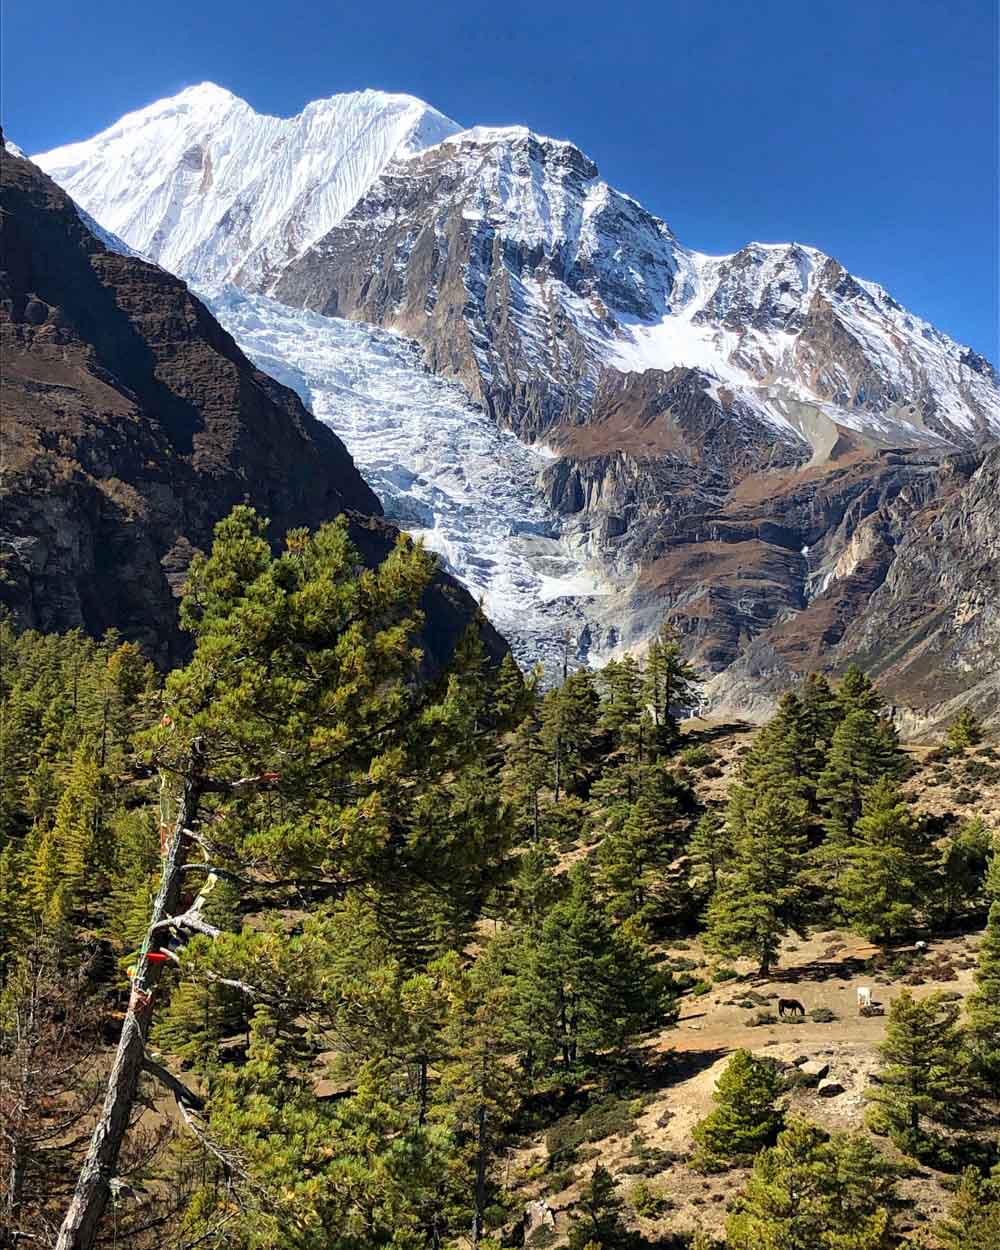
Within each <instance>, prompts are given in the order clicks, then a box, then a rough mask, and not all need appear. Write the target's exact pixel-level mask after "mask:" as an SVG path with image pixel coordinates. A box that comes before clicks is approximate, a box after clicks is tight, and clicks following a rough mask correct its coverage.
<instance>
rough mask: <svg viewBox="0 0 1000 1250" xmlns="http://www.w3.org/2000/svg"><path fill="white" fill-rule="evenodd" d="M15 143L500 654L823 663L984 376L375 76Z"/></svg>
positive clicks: (557, 144)
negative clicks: (228, 358) (221, 330)
mask: <svg viewBox="0 0 1000 1250" xmlns="http://www.w3.org/2000/svg"><path fill="white" fill-rule="evenodd" d="M35 159H36V160H37V162H38V163H39V164H40V165H41V166H42V167H43V168H44V169H46V170H48V171H49V172H51V173H52V175H53V176H54V177H55V178H56V180H57V181H59V182H61V183H62V185H63V186H65V187H66V188H67V190H69V191H70V193H71V194H72V195H73V196H74V198H75V199H76V200H77V202H78V203H79V205H80V206H81V207H82V209H83V210H84V211H85V212H86V213H88V214H90V215H91V216H92V218H94V219H95V220H96V221H97V222H100V223H101V225H102V226H103V227H105V228H107V229H109V230H113V231H114V232H115V233H116V234H117V235H120V236H121V238H122V239H124V241H125V242H126V243H127V244H128V245H129V246H131V247H133V248H135V249H137V250H138V251H139V252H141V253H143V254H145V255H147V256H150V257H152V258H153V259H154V260H156V261H158V263H159V264H161V265H163V266H165V267H167V268H170V269H173V270H175V271H176V272H179V273H181V274H183V275H184V276H186V277H187V278H188V279H189V280H190V281H191V283H192V284H193V285H194V286H195V287H196V288H198V289H200V290H202V291H203V292H206V293H207V295H208V297H209V299H210V300H211V302H212V303H213V306H214V307H215V310H216V313H217V315H218V316H219V318H220V320H222V321H223V322H224V324H226V326H227V327H228V328H229V329H230V331H231V332H232V334H233V335H234V337H235V338H236V339H237V341H238V342H239V343H240V344H241V345H242V346H243V347H244V348H245V349H246V350H247V352H248V353H249V354H250V355H251V356H253V357H254V359H255V360H257V361H258V362H259V363H260V364H261V365H262V366H263V367H265V368H266V369H268V370H269V371H271V372H272V373H274V374H276V375H277V376H279V377H281V378H282V379H283V380H285V381H289V382H291V384H292V385H294V386H295V387H296V389H298V390H299V392H300V394H302V395H303V396H304V397H307V402H308V403H309V404H311V405H312V406H313V407H314V408H315V410H316V411H317V413H318V414H319V415H321V416H323V417H324V419H325V420H327V421H328V422H329V423H330V424H332V425H333V426H334V427H335V428H336V429H337V431H338V432H339V433H340V434H341V436H342V437H343V438H344V440H345V442H346V443H347V445H348V447H349V449H350V450H351V452H352V453H353V454H354V456H355V457H356V458H357V460H358V463H359V464H360V465H361V467H362V468H363V470H364V471H365V473H366V474H367V475H368V476H369V478H370V480H371V481H372V482H373V484H374V485H375V486H376V488H377V489H378V491H379V494H380V495H381V497H382V499H383V501H384V502H385V504H386V507H387V510H388V511H389V512H390V514H392V515H395V516H396V518H397V519H398V520H399V521H400V522H402V523H404V524H406V525H407V526H408V527H410V528H415V529H417V530H420V531H423V532H424V533H425V534H426V536H427V539H428V541H429V543H430V545H432V546H434V548H435V549H436V550H438V551H440V552H441V553H442V555H443V556H444V557H445V558H446V559H447V560H448V561H449V562H450V564H451V566H452V567H453V568H454V569H455V570H456V571H457V572H458V574H459V576H460V577H461V578H462V580H463V581H464V582H465V583H466V585H468V586H469V587H470V588H471V589H472V590H473V591H474V593H476V594H477V595H481V596H483V597H484V600H485V602H486V604H487V607H488V610H490V611H491V612H492V613H494V614H495V616H496V617H497V619H498V623H500V624H501V625H502V626H503V627H504V628H505V629H507V630H508V631H510V632H511V633H512V634H513V635H514V637H515V640H516V641H520V642H522V643H523V646H522V647H521V648H520V649H521V654H522V656H523V655H525V653H526V652H530V651H531V649H532V648H534V649H535V653H536V654H537V653H543V654H544V653H545V652H546V651H547V650H551V647H550V646H549V644H550V643H551V641H552V639H553V638H554V637H555V636H557V635H558V633H559V632H560V631H561V629H562V628H563V627H564V626H565V625H566V624H570V625H572V626H573V627H574V630H575V632H577V634H578V637H580V638H581V640H582V642H581V650H586V648H587V647H588V646H589V647H592V648H593V649H592V651H591V656H592V657H593V655H594V654H595V652H600V651H603V652H604V653H606V652H607V651H608V650H609V649H611V648H614V647H616V646H631V645H633V644H635V643H637V642H639V641H641V640H642V639H643V638H644V637H646V636H648V635H649V634H650V633H651V632H652V631H653V630H654V629H655V628H656V627H657V626H658V625H659V623H660V621H661V620H662V618H663V616H664V614H667V615H669V616H670V617H671V618H672V619H673V620H674V621H675V623H677V624H678V626H679V627H680V628H681V629H682V630H683V631H685V632H686V633H687V634H688V635H689V637H690V639H691V641H692V646H693V650H694V652H695V654H696V655H697V656H698V658H699V659H700V660H701V661H702V662H703V663H704V664H705V665H707V666H708V667H709V668H711V669H713V670H715V671H716V672H721V671H722V670H725V669H727V667H729V666H732V665H733V662H734V660H735V659H736V658H737V656H739V655H741V654H742V653H744V652H745V649H746V647H747V644H748V642H750V641H754V643H755V645H757V644H758V643H759V644H760V645H759V646H757V650H756V651H755V657H756V658H755V660H754V664H755V668H754V681H758V680H760V673H761V672H763V671H764V670H767V669H768V667H769V666H770V671H773V672H777V671H779V669H780V671H782V672H785V671H786V668H787V666H789V665H790V666H791V667H793V668H794V666H795V665H796V664H799V665H805V664H809V665H816V664H822V663H823V661H824V656H826V655H827V654H833V653H834V651H835V648H836V644H837V642H838V640H839V639H840V638H842V637H844V636H845V630H846V629H847V624H848V622H849V621H850V620H856V619H857V618H858V616H859V615H860V614H863V612H864V611H865V605H866V604H867V602H868V600H869V599H870V598H871V596H872V595H873V594H874V592H875V590H876V589H877V588H878V586H879V585H881V583H882V581H883V580H884V579H885V578H886V577H887V573H888V570H889V569H890V567H891V565H892V560H893V559H894V552H895V549H896V546H897V545H900V547H901V549H907V550H909V549H912V541H911V540H912V532H911V530H912V527H913V526H918V525H922V526H925V527H926V524H925V520H921V519H920V518H925V513H926V510H927V509H933V507H934V506H936V505H935V500H936V499H937V498H938V497H939V496H941V493H942V492H945V491H949V490H952V489H953V488H954V483H955V480H956V474H958V475H959V476H961V475H962V474H965V475H968V474H970V473H974V472H975V466H976V464H977V463H978V462H979V459H981V456H982V451H981V448H982V446H983V445H984V444H985V443H988V442H990V441H991V440H995V439H996V438H997V437H998V436H1000V382H998V377H997V374H996V372H995V370H994V369H993V367H992V366H991V365H990V364H989V363H988V362H987V361H986V360H984V359H983V358H982V357H981V356H979V355H977V354H976V353H975V352H974V351H972V350H971V349H969V348H967V347H963V346H962V345H961V344H958V343H956V342H954V341H953V340H952V339H950V338H949V337H948V336H947V335H945V334H943V333H941V332H940V331H939V330H937V329H936V328H935V327H934V326H932V325H931V324H930V323H928V322H927V321H925V320H923V319H922V318H920V317H918V316H917V315H915V314H913V313H910V312H908V311H907V310H906V309H905V308H903V307H902V306H901V305H900V304H899V303H898V302H897V301H896V300H894V299H893V298H892V296H891V295H890V294H888V293H887V292H886V291H885V290H884V289H883V288H882V287H880V286H879V285H878V284H877V283H875V282H871V281H867V280H863V279H860V278H856V277H854V276H853V275H852V274H850V273H849V272H848V271H847V270H846V269H845V268H844V267H843V266H842V265H841V264H840V263H839V262H838V261H837V260H835V259H834V258H832V257H830V256H828V255H826V254H825V253H824V252H822V251H820V250H819V249H817V248H815V247H810V246H806V245H804V244H801V243H749V244H747V245H746V246H745V247H743V248H741V249H740V250H739V251H737V252H735V253H733V254H731V255H726V256H709V255H705V254H703V253H700V252H697V251H694V250H692V249H690V248H687V247H686V246H684V244H683V242H682V241H680V240H679V239H678V238H677V237H676V236H675V234H674V233H673V231H672V230H671V229H670V227H669V226H668V225H667V224H666V223H665V222H664V221H663V220H661V219H660V218H658V217H656V216H655V215H653V214H652V213H650V212H649V211H647V209H645V208H644V207H643V206H642V205H640V204H639V203H637V202H636V201H635V200H634V199H632V198H631V197H629V196H628V195H626V194H624V193H622V192H620V191H617V190H615V189H614V188H612V187H610V186H609V185H608V184H607V183H605V182H604V181H603V180H602V179H601V178H600V176H599V172H598V169H597V166H596V165H595V163H594V162H593V161H592V160H591V159H590V158H589V157H587V156H586V155H584V154H583V153H582V152H581V151H580V150H579V149H578V148H577V147H575V146H574V145H573V144H572V143H569V142H566V141H562V140H554V139H548V138H544V137H542V136H539V135H536V134H534V133H532V132H531V131H528V130H526V129H524V128H523V127H517V126H513V127H502V128H490V127H474V128H472V129H467V130H461V129H459V127H458V126H457V124H456V123H454V122H451V121H449V120H448V119H447V118H445V117H444V116H443V115H442V114H440V113H438V112H436V111H435V110H434V109H432V108H431V107H430V106H428V105H426V104H423V103H421V102H420V101H418V100H414V99H412V98H411V97H407V96H391V95H384V94H382V93H378V92H360V93H355V94H350V95H343V96H335V97H333V98H332V99H330V100H325V101H318V102H316V103H314V104H311V105H309V106H308V107H307V108H306V109H305V110H303V112H302V113H301V114H300V115H299V116H298V117H295V118H291V119H286V120H282V119H277V118H268V117H262V116H259V115H258V114H256V113H254V111H253V110H252V109H251V108H250V106H249V105H247V104H245V103H244V102H243V101H241V100H238V99H237V98H236V97H234V96H232V95H231V94H230V93H228V92H226V91H223V90H222V89H221V88H217V87H213V86H211V85H210V84H205V85H202V86H201V87H198V88H192V89H190V90H188V91H185V92H182V93H181V94H180V95H179V96H176V97H174V98H173V99H170V100H165V101H161V102H159V103H158V104H154V105H151V106H150V107H149V108H146V109H143V110H140V111H139V112H136V113H133V114H130V115H128V116H127V117H125V118H123V119H122V120H121V122H119V123H118V124H117V125H115V126H113V127H111V128H109V129H108V130H107V131H105V132H104V133H103V134H101V135H99V136H97V137H96V138H94V139H92V140H89V141H86V142H84V143H78V144H74V145H72V146H70V147H67V148H60V149H58V150H56V151H54V152H49V153H45V154H43V155H42V156H39V157H36V158H35ZM224 284H228V285H224ZM350 323H356V324H355V325H354V327H353V328H352V325H351V324H350ZM357 323H364V324H357ZM375 327H377V328H375ZM386 332H392V333H386ZM404 336H405V337H404ZM421 355H422V358H423V360H422V361H421ZM422 365H424V366H426V367H427V368H429V370H430V372H429V373H428V372H425V371H424V369H423V368H422ZM454 383H458V384H460V388H461V389H459V388H458V387H456V386H455V385H454ZM502 431H507V432H508V433H506V434H505V433H502ZM510 434H513V435H515V436H516V439H515V438H511V437H510ZM532 449H534V450H532ZM956 456H957V460H956V459H955V457H956ZM597 591H601V592H603V593H600V594H598V593H596V592H597ZM885 619H889V617H888V616H886V618H885ZM584 622H585V623H586V628H584ZM796 623H800V624H801V629H800V632H799V633H796V629H798V628H799V626H798V624H796ZM900 629H901V631H902V632H901V633H900V635H899V637H898V638H897V639H896V640H895V641H894V642H893V647H895V648H896V649H897V650H898V649H899V648H906V647H909V646H910V645H911V644H910V642H908V641H907V635H906V633H905V630H904V629H903V627H902V626H900ZM847 636H848V637H849V636H850V635H849V634H848V635H847ZM772 644H773V647H776V648H779V649H780V648H782V647H784V648H785V650H784V651H782V652H781V655H782V656H783V658H782V660H781V663H780V664H779V663H778V662H777V661H776V660H774V654H775V653H774V652H773V650H772V649H771V648H772ZM866 645H867V644H866ZM962 646H964V643H963V644H962ZM960 650H961V647H959V648H957V649H956V650H955V653H954V654H955V655H956V656H957V655H958V654H959V651H960ZM893 654H895V652H893ZM942 654H944V652H942ZM948 654H949V655H950V654H951V652H948ZM761 657H763V658H762V659H761ZM840 658H843V657H840ZM838 662H839V659H838ZM948 663H949V664H950V663H952V660H949V661H948ZM954 663H955V664H956V665H958V664H960V663H961V661H960V660H959V659H955V660H954ZM974 664H975V665H980V664H981V658H980V659H976V660H975V661H974ZM782 665H785V666H786V668H783V667H782ZM897 667H898V666H897ZM970 671H971V670H970ZM952 677H953V678H954V680H953V681H952V684H951V685H949V686H948V692H949V697H952V696H953V695H954V693H955V690H956V689H957V688H960V687H962V684H963V683H964V682H965V680H966V678H965V675H963V673H962V672H960V671H959V669H956V670H955V673H954V674H952ZM907 680H909V678H907ZM970 680H971V678H970ZM903 695H904V696H905V691H903ZM898 696H899V692H897V697H898Z"/></svg>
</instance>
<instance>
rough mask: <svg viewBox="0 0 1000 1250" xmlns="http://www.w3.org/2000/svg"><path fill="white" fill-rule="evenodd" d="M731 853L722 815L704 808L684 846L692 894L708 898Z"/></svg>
mask: <svg viewBox="0 0 1000 1250" xmlns="http://www.w3.org/2000/svg"><path fill="white" fill-rule="evenodd" d="M732 853H733V838H732V830H731V829H730V828H729V825H728V824H727V823H726V818H725V816H724V814H723V813H722V812H720V811H718V810H717V809H715V808H711V807H710V808H708V810H707V811H705V812H703V813H702V815H701V816H700V817H699V818H698V823H697V824H696V825H695V827H694V832H693V833H692V834H691V840H690V842H689V843H688V858H689V860H690V864H691V870H690V884H691V887H692V889H693V890H694V892H695V893H696V894H698V895H705V894H708V895H711V894H713V893H714V892H715V890H716V888H717V886H718V884H719V880H720V878H721V877H722V875H723V870H724V869H725V866H726V865H727V864H728V863H729V862H730V860H731V858H732Z"/></svg>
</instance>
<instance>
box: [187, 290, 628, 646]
mask: <svg viewBox="0 0 1000 1250" xmlns="http://www.w3.org/2000/svg"><path fill="white" fill-rule="evenodd" d="M199 295H200V296H201V298H202V299H204V300H205V302H206V303H207V304H208V305H209V307H210V308H211V310H212V312H213V313H214V314H215V316H216V317H217V318H218V319H219V321H220V322H221V323H222V324H223V325H224V326H225V328H226V329H227V330H228V331H229V333H230V334H232V336H233V337H234V338H235V339H236V341H237V342H238V343H239V345H240V347H241V348H242V349H243V350H244V351H245V352H246V353H247V355H248V356H249V357H250V358H251V359H252V360H253V361H254V362H255V363H256V364H257V365H258V366H259V367H260V368H261V369H263V370H265V371H266V372H267V373H269V374H270V375H271V376H272V377H274V378H276V379H277V380H278V381H279V382H283V383H284V384H285V385H286V386H289V387H291V388H292V389H293V390H295V391H296V392H297V393H298V394H299V396H300V397H301V398H302V401H303V403H305V405H306V406H307V407H308V408H309V409H310V410H311V411H312V412H313V413H314V414H315V415H316V416H317V417H319V418H320V419H321V420H322V421H325V422H327V423H328V424H329V425H330V426H332V428H333V429H334V430H335V431H336V432H337V434H338V435H339V436H340V437H341V439H343V441H344V443H345V444H346V446H347V448H348V450H349V451H350V453H351V454H352V456H353V457H354V460H355V462H356V464H357V465H358V468H359V469H360V470H361V472H362V473H363V474H364V477H365V479H366V480H367V481H368V483H369V485H370V486H371V487H372V489H373V490H374V491H375V492H376V494H377V495H378V496H379V498H380V500H381V501H382V505H383V507H384V509H385V513H386V516H387V518H388V519H389V520H391V521H394V522H396V523H397V524H399V525H400V527H401V528H403V529H406V530H408V531H409V532H410V533H411V534H413V535H415V536H418V537H420V538H422V539H423V540H424V542H425V543H426V545H427V546H428V547H429V548H430V549H431V550H432V551H434V552H436V553H437V554H438V555H439V556H440V557H441V558H442V560H443V562H444V563H445V566H446V567H447V568H448V569H449V570H450V571H451V572H453V573H454V574H455V576H456V577H457V578H458V579H459V580H460V581H461V582H462V583H463V584H464V585H465V586H466V587H467V588H468V590H469V591H470V592H471V593H472V594H473V595H474V596H475V597H476V598H478V599H479V600H480V601H481V602H482V605H483V608H484V610H485V612H486V614H487V616H488V617H489V618H490V620H491V621H492V622H493V624H494V625H495V626H496V627H497V628H498V629H499V630H500V632H501V633H502V634H503V635H504V636H505V637H506V638H507V639H508V641H509V642H510V643H511V646H512V647H513V649H514V651H515V654H516V655H517V656H518V658H519V659H520V660H522V662H524V663H533V662H535V661H536V660H538V659H541V660H542V661H543V662H544V663H546V666H547V667H554V665H555V664H556V662H557V658H558V656H559V655H560V653H561V649H562V646H563V641H562V640H563V636H564V633H565V631H567V630H568V631H569V632H570V634H571V636H573V637H576V638H578V637H579V634H580V632H581V630H582V629H583V627H584V625H585V623H586V604H587V602H588V601H589V600H592V599H593V598H594V597H596V596H599V595H603V594H606V593H609V592H610V587H608V586H606V585H604V584H603V583H602V582H601V580H600V577H599V574H598V573H597V572H596V571H595V570H594V568H592V567H591V566H590V565H589V564H588V562H587V560H586V559H585V557H584V556H583V555H582V554H581V553H580V552H579V551H577V550H575V549H574V548H573V546H572V545H571V544H570V543H569V542H568V541H567V540H565V539H564V538H563V537H562V535H561V533H560V521H559V517H558V516H557V515H556V514H555V513H554V512H553V510H552V509H551V508H550V507H549V506H548V505H547V503H546V501H545V499H544V497H543V495H542V493H541V492H540V490H539V488H538V484H537V479H538V474H539V471H540V470H541V468H542V467H543V466H544V465H545V463H546V462H547V460H548V459H549V458H550V456H551V453H548V454H546V451H543V450H541V449H540V450H539V451H537V452H536V451H534V450H533V449H532V448H530V447H526V446H525V445H524V444H522V443H521V442H519V441H518V439H517V438H516V437H515V436H514V435H513V434H509V433H506V432H504V431H501V430H499V429H497V427H496V425H495V424H494V423H493V422H492V421H491V420H490V418H489V417H488V416H487V414H486V413H485V412H483V411H482V410H481V409H479V408H476V407H474V406H473V405H471V404H470V403H469V400H468V398H467V397H466V395H465V392H464V391H463V390H462V389H461V387H460V386H458V385H457V384H455V383H452V382H447V381H445V380H444V379H442V378H439V377H437V376H435V375H434V374H432V373H430V372H429V371H428V370H427V369H426V368H425V367H424V365H423V361H422V352H421V349H420V347H419V345H418V344H416V343H414V342H413V341H412V340H410V339H407V338H404V337H403V336H402V335H399V334H396V333H393V332H392V331H388V330H381V329H377V328H375V327H373V326H368V325H365V324H363V323H360V322H352V321H343V320H341V319H339V318H336V317H324V316H320V315H319V314H317V313H310V312H304V311H301V310H299V309H294V308H289V307H288V306H287V305H285V304H280V303H278V302H277V301H276V300H273V299H270V298H269V297H267V296H263V295H247V294H245V293H244V292H242V291H240V290H238V289H237V288H235V287H233V286H217V287H214V288H210V289H207V290H201V291H199Z"/></svg>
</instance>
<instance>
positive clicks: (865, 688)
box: [837, 664, 885, 716]
mask: <svg viewBox="0 0 1000 1250" xmlns="http://www.w3.org/2000/svg"><path fill="white" fill-rule="evenodd" d="M837 700H838V702H839V703H840V704H841V706H842V707H843V709H844V715H845V716H849V715H850V714H851V713H852V712H870V713H872V715H874V716H880V715H881V713H882V710H883V708H884V707H885V700H884V699H883V698H882V696H881V695H880V694H879V692H878V691H877V690H876V689H875V685H874V683H873V682H872V679H871V678H870V677H869V676H868V674H867V673H866V672H864V670H863V669H861V668H859V667H858V666H857V664H850V665H848V667H847V668H846V669H845V671H844V675H843V677H842V678H841V679H840V684H839V685H838V687H837Z"/></svg>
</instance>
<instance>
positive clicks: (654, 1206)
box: [628, 1181, 672, 1220]
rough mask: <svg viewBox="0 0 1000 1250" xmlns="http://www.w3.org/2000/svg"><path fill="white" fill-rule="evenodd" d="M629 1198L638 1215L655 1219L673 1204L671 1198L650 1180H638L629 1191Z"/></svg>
mask: <svg viewBox="0 0 1000 1250" xmlns="http://www.w3.org/2000/svg"><path fill="white" fill-rule="evenodd" d="M628 1200H629V1205H630V1206H631V1208H632V1210H633V1211H635V1213H636V1215H641V1216H642V1217H643V1218H644V1219H647V1220H655V1219H656V1218H657V1217H658V1216H661V1215H662V1214H663V1213H664V1211H668V1210H669V1209H670V1207H671V1206H672V1203H671V1202H670V1199H669V1198H667V1196H666V1195H665V1194H663V1193H662V1192H661V1191H660V1190H659V1189H657V1188H656V1187H655V1186H653V1185H650V1184H649V1182H648V1181H637V1182H636V1184H635V1185H633V1186H632V1189H631V1190H630V1191H629V1196H628Z"/></svg>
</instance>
